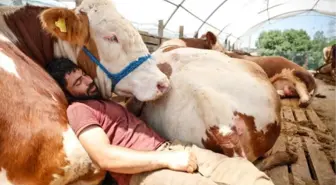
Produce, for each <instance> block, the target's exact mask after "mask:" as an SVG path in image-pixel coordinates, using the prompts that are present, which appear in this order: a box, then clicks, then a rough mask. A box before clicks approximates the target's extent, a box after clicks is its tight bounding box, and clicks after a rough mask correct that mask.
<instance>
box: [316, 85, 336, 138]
mask: <svg viewBox="0 0 336 185" xmlns="http://www.w3.org/2000/svg"><path fill="white" fill-rule="evenodd" d="M316 82H317V85H318V86H319V87H318V91H317V92H318V93H319V94H320V95H324V96H326V97H325V98H318V97H315V99H314V100H313V102H312V104H311V106H312V108H313V109H314V110H315V112H316V113H317V114H318V116H319V117H320V118H321V120H322V121H323V122H324V123H325V124H326V125H327V127H328V128H329V129H330V131H331V133H332V134H333V136H334V138H336V133H335V127H336V118H335V116H336V115H335V105H336V102H335V98H336V94H335V93H336V92H335V86H334V85H329V84H327V83H325V82H324V81H322V80H319V79H316Z"/></svg>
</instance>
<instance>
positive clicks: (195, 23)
mask: <svg viewBox="0 0 336 185" xmlns="http://www.w3.org/2000/svg"><path fill="white" fill-rule="evenodd" d="M13 1H22V2H24V3H26V2H29V3H32V4H40V5H47V6H63V7H64V6H67V7H69V8H73V7H74V6H75V0H0V2H1V3H2V4H9V3H10V2H13ZM97 1H99V0H97ZM113 1H114V3H115V4H116V7H117V9H118V10H119V12H120V13H121V14H122V15H123V16H124V17H125V18H127V19H128V20H130V21H131V22H132V23H133V25H134V26H135V27H136V28H138V29H139V30H143V31H148V32H150V33H152V34H157V33H158V21H159V20H163V21H164V24H165V29H164V36H165V37H178V30H179V26H180V25H183V26H184V35H185V36H187V37H193V35H194V34H195V32H196V31H198V30H199V33H200V34H203V33H205V32H206V31H208V30H209V31H212V32H214V33H215V34H217V36H218V38H219V39H220V40H221V41H222V42H223V41H224V40H225V39H228V40H229V41H230V43H231V44H232V43H235V44H238V45H239V44H240V42H243V39H242V38H244V37H245V36H248V35H249V34H250V33H252V32H253V31H254V30H256V29H258V28H259V26H260V25H262V24H263V23H265V22H267V21H269V20H274V19H282V18H286V17H289V16H295V15H299V14H303V13H306V12H307V11H315V12H318V13H322V14H324V15H327V16H336V0H113ZM335 19H336V17H335ZM204 22H205V23H204ZM244 41H246V40H244Z"/></svg>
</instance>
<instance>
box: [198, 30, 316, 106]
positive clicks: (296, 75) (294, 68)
mask: <svg viewBox="0 0 336 185" xmlns="http://www.w3.org/2000/svg"><path fill="white" fill-rule="evenodd" d="M201 38H207V40H212V42H211V43H215V44H214V45H213V47H212V49H213V50H217V51H220V52H223V53H224V54H226V55H228V56H230V57H232V58H239V59H244V60H249V61H253V62H255V63H257V64H258V65H259V66H260V67H261V68H262V69H263V70H264V71H265V72H266V74H267V76H268V77H269V79H270V81H271V82H272V84H273V86H274V87H275V89H276V90H277V93H278V94H279V95H280V97H298V98H300V104H299V105H300V107H307V106H308V105H309V104H310V103H311V101H312V99H313V97H314V96H315V94H316V92H317V85H316V82H315V79H314V77H313V75H312V74H310V73H309V71H307V70H306V69H305V68H303V67H301V66H299V65H298V64H296V63H294V62H293V61H290V60H288V59H286V58H284V57H281V56H252V55H250V54H248V53H246V52H239V51H227V50H225V49H224V48H223V47H222V46H221V45H220V44H219V43H218V42H217V38H216V36H215V35H214V34H213V33H212V32H207V33H206V34H204V35H202V37H201ZM310 93H312V95H310Z"/></svg>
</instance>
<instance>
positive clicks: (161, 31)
mask: <svg viewBox="0 0 336 185" xmlns="http://www.w3.org/2000/svg"><path fill="white" fill-rule="evenodd" d="M158 35H159V37H163V20H159V27H158Z"/></svg>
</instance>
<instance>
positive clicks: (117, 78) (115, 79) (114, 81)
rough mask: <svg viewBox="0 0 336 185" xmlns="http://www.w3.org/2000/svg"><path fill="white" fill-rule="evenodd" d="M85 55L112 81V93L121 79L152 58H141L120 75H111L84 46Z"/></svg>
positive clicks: (149, 56)
mask: <svg viewBox="0 0 336 185" xmlns="http://www.w3.org/2000/svg"><path fill="white" fill-rule="evenodd" d="M83 51H84V53H85V54H86V55H87V56H88V57H89V58H90V60H91V61H92V62H94V63H95V64H97V66H99V68H100V69H101V70H102V71H104V73H105V74H106V75H107V77H108V78H109V79H110V80H111V81H112V91H114V88H115V86H116V85H117V83H118V82H120V80H121V79H123V78H124V77H125V76H127V75H128V74H130V73H131V72H132V71H134V70H135V69H136V68H137V67H139V66H140V65H141V64H142V63H144V62H146V61H147V60H148V59H149V58H151V55H150V54H148V55H145V56H142V57H139V58H138V60H135V61H132V62H131V63H130V64H128V66H126V67H125V68H124V69H123V70H121V71H120V72H119V73H115V74H113V73H110V72H109V71H108V70H107V69H106V68H105V67H104V66H103V64H102V63H100V62H99V60H98V59H97V58H96V57H95V56H93V55H92V53H91V52H90V51H89V50H88V49H87V48H86V47H85V46H84V47H83Z"/></svg>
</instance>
